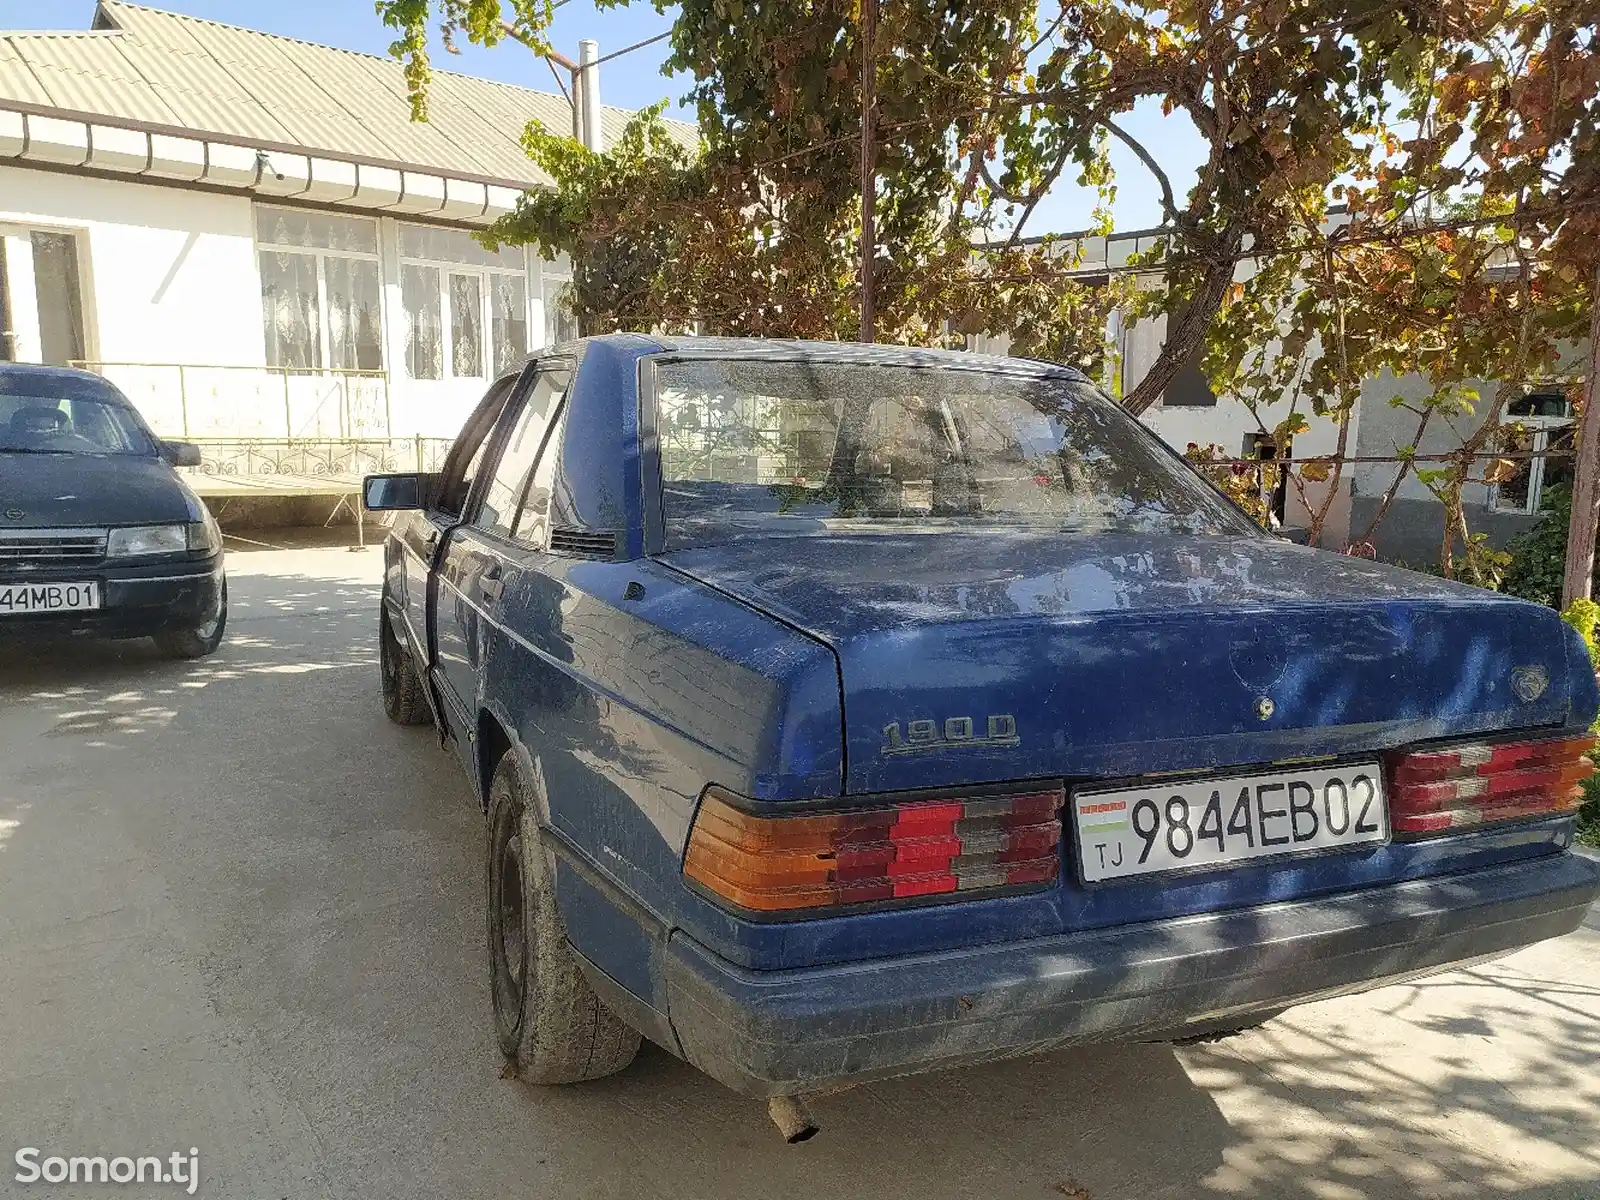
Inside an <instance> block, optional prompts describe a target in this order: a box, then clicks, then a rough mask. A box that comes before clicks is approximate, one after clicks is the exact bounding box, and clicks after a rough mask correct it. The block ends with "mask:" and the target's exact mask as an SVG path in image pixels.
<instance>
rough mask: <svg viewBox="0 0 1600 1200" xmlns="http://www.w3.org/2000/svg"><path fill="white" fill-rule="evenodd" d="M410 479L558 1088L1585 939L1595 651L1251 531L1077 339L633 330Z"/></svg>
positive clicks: (421, 695)
mask: <svg viewBox="0 0 1600 1200" xmlns="http://www.w3.org/2000/svg"><path fill="white" fill-rule="evenodd" d="M366 499H367V505H368V507H369V508H372V509H378V510H383V509H388V510H400V511H401V512H402V515H400V516H399V517H398V519H397V522H396V524H395V526H394V530H393V532H392V534H391V536H390V538H389V540H388V544H387V548H386V552H385V554H386V559H385V562H386V570H385V578H384V588H383V604H382V611H381V614H380V617H381V629H380V636H381V650H382V676H383V694H384V700H385V704H386V706H387V709H388V712H389V715H390V717H391V718H393V719H394V720H396V721H399V722H403V723H431V724H432V725H433V726H434V727H435V728H436V729H437V731H438V734H439V737H440V739H441V741H442V742H443V743H444V744H445V745H447V746H448V747H450V748H452V749H453V750H454V752H455V753H456V754H458V755H459V757H460V759H461V761H462V763H463V764H464V766H465V767H466V769H467V771H468V773H469V774H470V776H471V779H472V781H473V783H474V786H475V789H476V792H477V795H478V798H479V800H480V802H481V803H482V805H483V807H484V810H485V813H486V818H487V829H488V835H487V839H486V845H487V869H486V879H487V932H488V937H487V951H488V960H489V968H490V981H491V993H492V1000H493V1013H494V1022H495V1028H496V1030H497V1033H498V1036H499V1040H500V1044H501V1047H502V1049H503V1050H504V1051H505V1053H506V1055H507V1056H508V1057H509V1058H510V1059H512V1060H513V1061H514V1062H515V1064H516V1066H517V1068H518V1072H519V1074H520V1075H521V1077H522V1078H524V1079H525V1080H529V1081H531V1082H535V1083H564V1082H573V1081H577V1080H581V1079H591V1078H595V1077H597V1076H601V1075H605V1074H609V1073H611V1072H614V1071H617V1070H619V1069H621V1068H622V1067H623V1066H625V1065H626V1064H627V1063H628V1062H629V1061H630V1059H631V1058H632V1057H633V1055H634V1053H635V1051H636V1050H637V1047H638V1045H639V1039H640V1035H643V1036H645V1037H648V1038H650V1039H651V1040H652V1041H654V1042H656V1043H658V1044H659V1045H661V1046H663V1047H664V1048H666V1049H667V1050H669V1051H670V1052H672V1053H673V1054H676V1055H679V1056H681V1057H683V1058H685V1059H687V1060H688V1061H689V1062H691V1063H693V1064H695V1065H696V1066H698V1067H700V1068H701V1069H702V1070H704V1071H706V1072H707V1073H709V1074H710V1075H712V1076H714V1077H715V1078H716V1079H718V1080H721V1081H722V1082H723V1083H725V1084H727V1085H729V1086H730V1087H733V1088H736V1089H738V1090H739V1091H741V1092H744V1093H747V1094H750V1095H753V1096H757V1097H762V1098H766V1099H769V1100H771V1101H772V1102H773V1104H772V1108H773V1113H774V1116H775V1118H777V1119H778V1120H779V1122H780V1125H781V1126H782V1127H783V1128H784V1131H785V1133H786V1134H787V1135H788V1136H790V1137H791V1138H796V1139H798V1138H801V1137H804V1136H807V1135H809V1133H810V1132H812V1131H813V1130H814V1124H813V1123H812V1122H811V1120H810V1118H809V1113H808V1110H807V1109H806V1108H805V1106H804V1103H803V1098H804V1097H805V1096H806V1095H808V1094H814V1093H819V1092H826V1091H828V1090H830V1089H836V1088H839V1087H842V1086H848V1085H850V1084H852V1083H856V1082H860V1081H864V1080H870V1079H876V1078H881V1077H885V1076H891V1075H899V1074H906V1073H911V1072H919V1071H928V1070H933V1069H937V1068H943V1067H951V1066H957V1065H960V1064H964V1063H972V1062H978V1061H982V1060H985V1059H991V1058H995V1057H999V1056H1005V1055H1013V1054H1018V1053H1030V1052H1035V1051H1042V1050H1047V1049H1050V1048H1054V1047H1059V1046H1064V1045H1073V1044H1079V1043H1085V1042H1094V1041H1107V1040H1128V1039H1175V1038H1185V1037H1197V1036H1210V1035H1215V1034H1221V1033H1225V1032H1229V1031H1233V1030H1237V1029H1240V1028H1245V1027H1249V1026H1251V1025H1254V1024H1258V1023H1260V1022H1261V1021H1263V1020H1265V1019H1267V1018H1268V1017H1270V1016H1272V1015H1274V1014H1276V1013H1278V1012H1280V1011H1282V1010H1283V1009H1285V1008H1287V1007H1289V1006H1290V1005H1294V1004H1301V1003H1304V1002H1307V1001H1311V1000H1318V999H1323V998H1326V997H1330V996H1336V995H1340V994H1343V993H1349V992H1354V991H1360V990H1364V989H1367V988H1372V987H1377V986H1382V985H1384V984H1388V983H1393V982H1396V981H1399V980H1404V979H1409V978H1413V977H1416V976H1420V975H1425V974H1428V973H1430V972H1437V971H1440V970H1444V969H1447V968H1449V967H1452V966H1456V965H1459V964H1462V963H1466V962H1471V961H1475V960H1479V959H1483V958H1485V957H1489V956H1494V955H1499V954H1504V953H1506V952H1508V951H1511V950H1515V949H1517V948H1519V947H1521V946H1525V945H1528V944H1529V943H1532V942H1535V941H1538V940H1540V939H1543V938H1549V937H1555V936H1557V935H1560V934H1563V933H1566V932H1568V931H1570V930H1572V929H1573V928H1575V927H1576V926H1577V925H1578V923H1579V922H1580V920H1581V919H1582V917H1583V914H1584V912H1585V910H1586V908H1587V907H1588V905H1589V904H1590V903H1591V902H1592V901H1593V900H1594V899H1595V897H1596V896H1597V895H1600V868H1597V867H1596V866H1595V865H1594V864H1592V863H1590V862H1588V861H1587V860H1584V859H1581V858H1578V857H1575V856H1574V855H1573V854H1572V853H1570V852H1569V851H1570V847H1571V844H1572V840H1573V812H1574V809H1575V805H1576V800H1575V794H1576V787H1577V785H1578V783H1579V781H1580V780H1581V779H1582V778H1583V777H1584V776H1585V775H1587V774H1588V773H1590V772H1591V771H1592V770H1593V768H1592V766H1591V764H1590V761H1589V759H1588V758H1586V757H1585V756H1586V755H1587V754H1588V752H1589V750H1590V748H1591V746H1592V744H1593V739H1592V738H1591V737H1590V735H1589V732H1588V730H1589V726H1590V724H1591V723H1592V722H1593V721H1594V719H1595V715H1596V708H1597V705H1600V695H1597V692H1596V686H1595V679H1594V674H1593V671H1592V669H1591V667H1590V665H1589V659H1588V655H1587V653H1586V652H1585V649H1584V646H1583V644H1582V642H1581V640H1580V639H1579V638H1578V637H1577V635H1576V634H1575V633H1574V632H1573V631H1572V630H1570V629H1568V628H1567V627H1566V626H1565V625H1564V624H1563V623H1562V622H1561V621H1560V620H1559V619H1558V618H1557V616H1556V615H1555V614H1554V613H1553V612H1550V611H1549V610H1547V609H1543V608H1540V607H1536V606H1534V605H1530V604H1526V603H1523V602H1520V601H1516V600H1510V599H1506V598H1504V597H1501V596H1497V595H1493V594H1491V593H1488V592H1483V591H1478V590H1476V589H1473V588H1468V587H1464V586H1461V585H1458V584H1453V583H1449V582H1446V581H1443V580H1439V579H1433V578H1429V577H1427V576H1423V575H1417V574H1413V573H1410V572H1407V571H1403V570H1399V569H1395V568H1391V567H1386V566H1382V565H1379V564H1376V563H1371V562H1365V561H1361V560H1356V559H1351V558H1346V557H1341V556H1338V555H1333V554H1328V553H1324V552H1320V551H1317V550H1312V549H1307V548H1305V547H1301V546H1296V545H1292V544H1290V543H1288V542H1285V541H1281V540H1278V539H1276V538H1274V537H1271V536H1269V535H1267V534H1265V533H1263V532H1262V531H1261V530H1260V529H1259V528H1257V527H1256V526H1255V525H1254V524H1252V523H1251V522H1250V521H1249V520H1248V519H1246V518H1245V517H1244V516H1243V515H1242V514H1241V513H1240V512H1239V511H1238V510H1237V509H1235V508H1234V507H1233V506H1232V505H1231V504H1230V503H1229V502H1228V501H1227V500H1225V499H1224V498H1223V497H1222V496H1221V495H1219V494H1218V493H1217V492H1215V491H1214V490H1212V489H1211V488H1210V487H1209V486H1208V485H1207V484H1206V483H1205V482H1204V481H1203V480H1202V479H1201V478H1200V477H1198V476H1197V475H1196V474H1194V473H1193V472H1192V471H1190V470H1189V469H1188V467H1187V466H1186V465H1185V464H1184V463H1183V462H1182V461H1181V460H1180V459H1178V458H1177V457H1176V456H1174V455H1173V454H1172V453H1171V452H1170V451H1169V450H1168V449H1167V448H1166V447H1165V446H1164V445H1163V444H1162V443H1161V442H1160V441H1159V440H1158V439H1157V438H1155V437H1154V436H1153V435H1152V434H1151V433H1149V432H1148V431H1147V430H1146V429H1145V428H1144V427H1143V426H1141V425H1140V424H1139V422H1138V421H1136V420H1134V419H1133V418H1132V417H1130V416H1129V415H1127V414H1126V413H1125V412H1124V411H1123V410H1121V409H1120V408H1119V407H1118V406H1117V405H1116V404H1115V403H1114V402H1113V401H1111V400H1109V399H1108V398H1107V397H1105V396H1104V395H1103V394H1102V393H1101V392H1099V391H1098V390H1097V389H1096V388H1095V387H1093V386H1092V385H1091V384H1090V383H1089V382H1088V380H1087V379H1086V378H1085V377H1084V376H1083V375H1082V374H1080V373H1079V372H1077V371H1075V370H1072V369H1070V368H1067V367H1061V366H1054V365H1049V364H1042V363H1036V362H1028V361H1023V360H1015V359H995V358H984V357H978V356H973V355H965V354H955V353H942V352H934V351H924V350H907V349H893V348H887V347H864V346H845V345H837V344H820V343H817V344H813V343H799V342H794V343H784V342H770V341H757V340H750V341H743V340H722V339H681V340H678V339H670V338H647V337H641V336H634V335H612V336H607V337H599V338H591V339H587V340H585V341H581V342H577V343H574V344H571V345H567V346H562V347H558V348H555V349H553V350H550V351H548V352H545V353H543V354H541V355H539V356H538V357H536V358H535V359H534V360H532V361H531V362H529V363H528V364H527V365H526V366H525V367H524V368H523V369H521V370H520V371H518V372H516V373H513V374H509V375H507V376H505V377H504V378H502V379H500V380H498V381H496V382H495V384H494V385H493V386H492V387H491V388H490V389H489V392H488V394H487V395H486V396H485V398H484V400H483V402H482V404H481V405H480V407H479V408H478V409H477V411H476V412H475V413H474V414H473V416H472V417H471V418H470V420H469V421H468V422H467V424H466V427H465V429H464V431H463V432H462V434H461V436H460V438H459V440H458V441H457V443H456V445H455V447H454V449H453V450H452V452H451V455H450V457H449V459H448V461H447V463H446V465H445V468H444V470H443V471H442V472H440V473H438V474H436V475H435V474H429V475H389V476H374V477H371V478H370V479H369V480H368V481H367V489H366Z"/></svg>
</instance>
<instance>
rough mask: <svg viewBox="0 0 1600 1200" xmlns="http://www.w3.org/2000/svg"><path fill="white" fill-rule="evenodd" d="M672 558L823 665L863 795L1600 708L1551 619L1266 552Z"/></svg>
mask: <svg viewBox="0 0 1600 1200" xmlns="http://www.w3.org/2000/svg"><path fill="white" fill-rule="evenodd" d="M663 557H664V559H665V561H666V562H668V563H669V564H671V565H672V566H674V567H676V568H677V569H679V570H682V571H684V572H685V573H687V574H689V575H691V576H693V577H695V578H697V579H699V580H701V581H702V582H704V583H706V584H708V585H710V586H712V587H715V588H718V589H719V590H721V591H723V592H725V593H727V594H729V595H732V596H735V597H737V598H739V599H741V600H743V601H745V602H746V603H749V604H751V605H754V606H755V607H758V608H760V609H762V610H764V611H767V612H769V613H771V614H773V615H774V616H777V617H779V618H781V619H783V620H785V621H787V622H790V623H791V624H793V625H795V626H797V627H798V628H800V629H803V630H805V631H806V632H808V633H810V634H812V635H814V636H816V637H818V638H820V639H822V640H823V641H825V642H826V643H827V644H828V645H830V646H831V647H832V648H833V649H834V651H835V653H836V654H837V655H838V659H839V665H840V675H841V683H842V688H843V694H844V710H845V725H846V729H845V749H846V755H847V773H846V781H845V791H846V792H847V793H850V794H860V793H869V792H879V791H890V790H899V789H909V788H921V787H945V786H960V785H967V784H978V783H987V782H996V781H1002V780H1010V779H1032V778H1045V777H1051V776H1061V777H1065V778H1067V779H1069V780H1073V779H1086V778H1102V779H1103V778H1118V777H1124V776H1134V775H1148V774H1155V773H1164V772H1188V771H1201V770H1205V769H1208V768H1226V767H1234V766H1241V765H1246V764H1259V763H1274V762H1284V761H1289V760H1306V759H1318V758H1330V757H1344V756H1350V755H1356V754H1367V753H1372V752H1375V751H1379V750H1383V749H1388V748H1391V747H1396V746H1401V745H1405V744H1408V743H1412V742H1417V741H1422V740H1426V739H1433V738H1443V737H1450V736H1455V735H1467V734H1475V733H1481V732H1485V731H1491V730H1497V729H1502V728H1515V727H1531V726H1539V725H1555V724H1560V723H1562V722H1565V721H1566V720H1567V719H1568V717H1569V715H1570V713H1571V712H1572V711H1573V707H1574V704H1575V703H1588V693H1587V691H1583V689H1584V688H1585V686H1586V685H1585V684H1584V682H1583V678H1584V676H1583V673H1584V672H1585V671H1587V669H1588V668H1587V662H1586V661H1585V663H1583V664H1582V665H1581V666H1574V665H1573V664H1572V663H1571V662H1570V661H1569V658H1570V656H1571V653H1572V649H1573V644H1574V643H1573V642H1572V640H1571V637H1570V631H1568V630H1567V629H1566V628H1565V626H1564V625H1563V624H1562V623H1561V622H1560V620H1559V618H1558V617H1557V616H1556V614H1555V613H1553V612H1551V611H1550V610H1548V609H1544V608H1540V607H1538V606H1535V605H1531V604H1526V603H1522V602H1519V601H1513V600H1508V599H1506V598H1504V597H1501V596H1497V595H1495V594H1493V593H1490V592H1485V591H1481V590H1479V589H1475V588H1469V587H1465V586H1462V585H1458V584H1453V583H1450V582H1447V581H1445V580H1440V579H1435V578H1432V577H1429V576H1424V575H1420V574H1417V573H1414V572H1410V571H1404V570H1401V569H1398V568H1393V567H1387V566H1382V565H1380V564H1377V563H1371V562H1366V561H1362V560H1358V559H1352V558H1346V557H1340V556H1337V555H1332V554H1327V553H1323V552H1318V551H1313V550H1308V549H1306V548H1304V547H1300V546H1295V545H1291V544H1289V543H1285V542H1280V541H1277V540H1273V539H1267V538H1223V537H1195V538H1179V537H1162V538H1154V537H1134V536H1126V535H1117V536H1083V537H1063V536H1043V535H1039V534H1033V533H1027V532H1015V533H1013V532H1008V531H993V530H990V531H985V532H984V533H983V534H982V535H981V536H978V535H971V534H963V533H951V532H948V531H945V532H941V533H939V534H924V533H913V534H886V533H850V534H825V535H813V536H806V537H797V538H789V539H784V540H783V541H782V542H781V543H779V542H775V541H774V540H773V539H761V540H751V541H746V542H738V543H733V544H730V545H722V546H710V547H700V548H695V549H685V550H677V551H673V552H670V553H668V554H666V555H664V556H663ZM1540 680H1543V681H1544V686H1543V688H1542V690H1538V689H1536V688H1535V687H1533V686H1531V685H1530V681H1531V682H1537V681H1540ZM1518 681H1521V683H1519V682H1518ZM1590 686H1592V685H1590ZM1535 691H1537V694H1534V693H1535ZM1580 692H1582V693H1583V694H1582V695H1580V694H1579V693H1580Z"/></svg>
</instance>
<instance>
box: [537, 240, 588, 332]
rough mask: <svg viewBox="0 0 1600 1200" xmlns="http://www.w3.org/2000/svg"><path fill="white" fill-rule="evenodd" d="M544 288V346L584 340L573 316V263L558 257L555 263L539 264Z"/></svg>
mask: <svg viewBox="0 0 1600 1200" xmlns="http://www.w3.org/2000/svg"><path fill="white" fill-rule="evenodd" d="M539 276H540V279H541V281H542V284H543V287H544V344H545V345H546V346H556V345H559V344H560V343H562V342H570V341H572V340H573V339H574V338H577V337H580V336H582V335H581V334H580V333H579V330H578V318H577V317H576V316H574V315H573V312H572V260H571V259H569V258H568V257H567V256H566V255H565V254H558V255H556V257H555V260H554V261H552V262H545V261H543V260H540V264H539Z"/></svg>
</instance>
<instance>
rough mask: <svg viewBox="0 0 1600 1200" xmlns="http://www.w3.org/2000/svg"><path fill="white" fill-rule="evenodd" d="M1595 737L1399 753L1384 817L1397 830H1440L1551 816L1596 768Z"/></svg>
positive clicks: (1566, 808)
mask: <svg viewBox="0 0 1600 1200" xmlns="http://www.w3.org/2000/svg"><path fill="white" fill-rule="evenodd" d="M1594 741H1595V740H1594V738H1593V737H1592V736H1590V735H1587V734H1586V735H1584V736H1582V737H1565V738H1549V739H1545V740H1543V741H1538V742H1497V743H1493V744H1488V743H1472V744H1469V745H1465V746H1450V747H1448V748H1447V749H1443V750H1427V751H1423V752H1420V753H1415V754H1403V755H1399V756H1397V757H1395V758H1393V759H1392V760H1390V763H1389V817H1390V822H1391V824H1392V826H1393V828H1394V831H1395V832H1396V833H1399V834H1406V833H1411V834H1418V833H1442V832H1444V831H1446V830H1451V829H1460V828H1462V827H1463V826H1468V825H1485V824H1489V823H1491V822H1494V821H1515V820H1525V819H1527V818H1529V817H1538V816H1556V815H1560V814H1563V813H1569V812H1572V811H1573V810H1574V809H1575V808H1577V806H1578V800H1579V798H1580V796H1581V795H1582V789H1581V788H1579V787H1578V784H1579V783H1581V782H1582V781H1583V780H1584V779H1586V778H1587V777H1588V776H1590V775H1592V774H1594V764H1593V763H1592V762H1590V761H1589V759H1587V758H1585V757H1584V756H1585V755H1586V754H1588V753H1589V751H1590V750H1592V749H1593V748H1594Z"/></svg>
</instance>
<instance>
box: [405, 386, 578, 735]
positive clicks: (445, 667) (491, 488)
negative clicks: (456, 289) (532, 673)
mask: <svg viewBox="0 0 1600 1200" xmlns="http://www.w3.org/2000/svg"><path fill="white" fill-rule="evenodd" d="M530 372H531V375H532V378H531V380H530V381H529V382H528V384H527V386H524V387H520V388H518V389H517V392H516V394H515V395H514V397H513V399H512V402H511V405H510V407H509V409H508V411H507V413H506V417H505V419H504V420H503V421H502V422H501V426H502V429H503V433H502V434H501V435H500V436H498V437H496V438H495V439H493V443H492V445H491V446H490V449H489V459H488V465H486V466H485V467H484V468H483V471H482V474H483V476H484V480H483V482H482V484H481V486H480V487H478V488H477V489H476V490H475V492H474V494H473V495H472V496H471V497H469V500H468V509H467V513H466V519H465V520H464V521H463V522H462V523H461V524H459V525H457V526H455V527H454V528H453V529H451V530H450V531H449V532H448V533H447V534H446V535H445V546H444V550H443V554H442V557H441V558H440V562H439V572H438V579H439V583H438V601H437V605H438V607H437V610H436V612H437V615H436V618H435V621H434V628H435V631H436V635H437V638H438V659H437V676H436V677H437V679H438V681H439V685H440V690H441V692H442V693H443V694H444V696H445V702H446V707H447V708H449V709H451V710H452V713H451V721H452V724H453V725H455V726H456V727H457V728H458V732H459V731H460V730H463V729H467V728H470V726H471V723H472V722H473V721H475V719H476V713H477V710H478V699H479V689H480V687H481V685H482V677H483V659H484V653H485V651H486V649H487V647H488V642H489V633H490V630H491V628H492V627H493V625H494V623H495V620H496V616H497V613H498V610H499V607H500V598H501V596H502V594H503V593H504V591H505V583H506V568H507V564H508V555H509V553H510V551H511V547H512V546H513V544H514V543H513V539H514V538H515V536H516V534H517V524H518V519H519V516H520V512H521V507H522V499H523V495H524V493H525V492H526V490H527V486H528V480H529V477H530V475H531V474H532V470H533V465H534V463H535V461H536V460H537V458H538V455H539V449H540V447H541V446H542V445H543V444H544V439H545V435H546V433H547V432H548V431H549V427H550V420H551V417H552V416H553V415H554V413H555V411H556V408H557V406H558V405H559V404H560V401H561V399H562V397H563V396H564V395H565V394H566V390H567V385H568V384H569V383H570V382H571V379H572V366H571V364H570V362H568V361H567V360H563V359H552V360H547V361H544V362H541V363H539V364H536V365H535V366H534V367H532V368H530Z"/></svg>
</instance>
